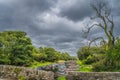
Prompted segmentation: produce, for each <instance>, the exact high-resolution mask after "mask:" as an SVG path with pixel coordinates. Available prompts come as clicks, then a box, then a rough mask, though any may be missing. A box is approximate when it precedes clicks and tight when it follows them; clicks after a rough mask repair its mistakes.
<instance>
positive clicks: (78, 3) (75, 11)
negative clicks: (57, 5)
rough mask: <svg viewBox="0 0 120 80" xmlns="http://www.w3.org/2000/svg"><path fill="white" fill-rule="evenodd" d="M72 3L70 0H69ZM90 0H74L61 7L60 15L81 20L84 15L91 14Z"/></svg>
mask: <svg viewBox="0 0 120 80" xmlns="http://www.w3.org/2000/svg"><path fill="white" fill-rule="evenodd" d="M71 4H72V2H71ZM92 13H93V12H92V11H91V7H90V0H87V1H86V0H75V3H74V4H73V5H71V6H69V7H67V4H66V6H64V7H62V8H61V12H60V15H62V16H64V17H67V18H68V19H71V20H73V21H79V20H83V19H84V18H85V17H89V16H91V15H92Z"/></svg>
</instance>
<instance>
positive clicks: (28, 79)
mask: <svg viewBox="0 0 120 80" xmlns="http://www.w3.org/2000/svg"><path fill="white" fill-rule="evenodd" d="M0 80H54V73H53V72H50V71H42V70H36V69H31V68H26V67H17V66H10V65H0Z"/></svg>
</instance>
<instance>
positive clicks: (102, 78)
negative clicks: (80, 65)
mask: <svg viewBox="0 0 120 80" xmlns="http://www.w3.org/2000/svg"><path fill="white" fill-rule="evenodd" d="M66 80H120V72H75V71H71V72H68V75H67V76H66Z"/></svg>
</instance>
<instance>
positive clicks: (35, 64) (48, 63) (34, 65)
mask: <svg viewBox="0 0 120 80" xmlns="http://www.w3.org/2000/svg"><path fill="white" fill-rule="evenodd" d="M60 62H65V61H64V60H59V61H57V62H37V61H34V62H33V63H32V64H31V65H30V68H36V67H38V66H47V65H50V64H55V63H60Z"/></svg>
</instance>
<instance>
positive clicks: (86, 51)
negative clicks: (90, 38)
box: [77, 47, 91, 60]
mask: <svg viewBox="0 0 120 80" xmlns="http://www.w3.org/2000/svg"><path fill="white" fill-rule="evenodd" d="M77 55H78V58H79V60H84V59H86V58H87V57H88V56H89V55H91V54H90V52H89V49H88V47H82V48H80V49H79V50H78V52H77Z"/></svg>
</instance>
